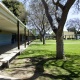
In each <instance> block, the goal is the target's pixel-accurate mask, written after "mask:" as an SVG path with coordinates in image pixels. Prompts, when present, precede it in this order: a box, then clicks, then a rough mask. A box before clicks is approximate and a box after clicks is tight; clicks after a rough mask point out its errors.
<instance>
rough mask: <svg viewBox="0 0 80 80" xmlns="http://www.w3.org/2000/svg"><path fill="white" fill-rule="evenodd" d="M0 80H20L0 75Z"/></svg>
mask: <svg viewBox="0 0 80 80" xmlns="http://www.w3.org/2000/svg"><path fill="white" fill-rule="evenodd" d="M0 80H20V79H17V78H13V77H8V76H3V75H0Z"/></svg>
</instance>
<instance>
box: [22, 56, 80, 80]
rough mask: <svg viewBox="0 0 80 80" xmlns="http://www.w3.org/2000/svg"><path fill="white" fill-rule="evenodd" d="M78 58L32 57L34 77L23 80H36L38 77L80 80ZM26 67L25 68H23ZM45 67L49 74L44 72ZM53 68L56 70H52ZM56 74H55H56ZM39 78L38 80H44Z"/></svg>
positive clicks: (57, 79)
mask: <svg viewBox="0 0 80 80" xmlns="http://www.w3.org/2000/svg"><path fill="white" fill-rule="evenodd" d="M79 58H80V56H79V55H67V59H66V60H57V59H56V58H43V57H40V58H39V57H33V58H30V60H31V62H32V64H34V63H35V62H36V64H35V71H34V75H33V76H32V77H30V78H25V79H23V80H36V79H38V78H40V77H44V79H46V80H48V79H47V78H49V79H50V80H59V79H61V80H73V79H80V63H79V61H80V59H79ZM25 67H26V66H25ZM45 67H46V68H47V70H48V69H50V68H49V67H51V68H52V69H50V70H49V72H45ZM54 68H55V69H56V70H54ZM56 73H57V74H56ZM44 79H43V78H40V79H38V80H44Z"/></svg>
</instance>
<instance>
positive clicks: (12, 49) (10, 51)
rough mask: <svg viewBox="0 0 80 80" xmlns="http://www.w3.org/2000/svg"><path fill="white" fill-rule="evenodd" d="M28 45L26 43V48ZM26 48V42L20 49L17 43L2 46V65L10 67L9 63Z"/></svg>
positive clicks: (0, 56)
mask: <svg viewBox="0 0 80 80" xmlns="http://www.w3.org/2000/svg"><path fill="white" fill-rule="evenodd" d="M27 46H28V45H27V44H26V48H27ZM26 48H25V47H24V44H21V45H20V50H18V48H17V44H9V45H4V46H0V67H1V68H2V67H9V63H10V62H11V61H12V60H13V59H14V58H15V57H16V56H17V55H19V54H20V53H21V52H22V51H24V50H25V49H26Z"/></svg>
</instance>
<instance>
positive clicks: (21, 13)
mask: <svg viewBox="0 0 80 80" xmlns="http://www.w3.org/2000/svg"><path fill="white" fill-rule="evenodd" d="M2 2H3V3H4V4H5V5H6V6H7V8H8V9H9V10H10V11H11V12H12V13H13V14H14V15H15V16H17V17H18V18H19V19H20V20H21V21H22V22H23V23H24V24H26V22H27V17H26V14H27V12H26V9H25V8H24V5H23V4H22V3H21V2H19V1H18V0H2Z"/></svg>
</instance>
